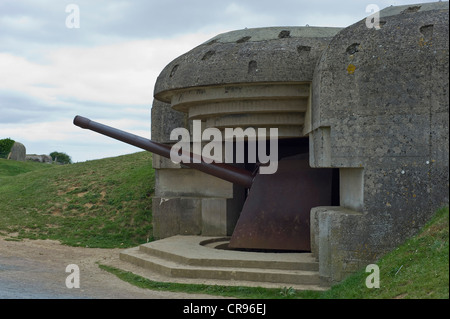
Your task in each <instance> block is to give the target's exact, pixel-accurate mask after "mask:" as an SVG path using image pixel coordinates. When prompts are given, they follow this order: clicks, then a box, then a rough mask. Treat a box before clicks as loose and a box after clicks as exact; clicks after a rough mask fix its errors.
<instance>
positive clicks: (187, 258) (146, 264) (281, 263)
mask: <svg viewBox="0 0 450 319" xmlns="http://www.w3.org/2000/svg"><path fill="white" fill-rule="evenodd" d="M228 241H229V238H212V237H199V236H174V237H170V238H165V239H162V240H158V241H155V242H151V243H147V244H143V245H141V246H138V247H134V248H130V249H127V250H124V251H122V252H121V253H120V259H121V260H122V261H126V262H129V263H132V264H134V265H136V266H139V267H141V268H144V269H147V270H149V271H152V272H156V273H158V274H159V275H162V276H164V277H167V278H169V279H170V278H171V279H192V280H195V281H194V282H198V283H205V284H219V285H242V286H261V287H279V288H283V287H292V288H294V289H301V290H324V289H327V288H328V287H327V286H324V285H322V283H321V281H320V278H319V273H318V263H317V262H316V261H315V260H314V258H313V257H312V256H311V254H309V253H284V252H283V253H263V252H247V251H245V252H244V251H232V250H227V249H224V247H226V246H227V243H228ZM169 281H170V280H169Z"/></svg>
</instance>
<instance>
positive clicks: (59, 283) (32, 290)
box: [0, 237, 214, 299]
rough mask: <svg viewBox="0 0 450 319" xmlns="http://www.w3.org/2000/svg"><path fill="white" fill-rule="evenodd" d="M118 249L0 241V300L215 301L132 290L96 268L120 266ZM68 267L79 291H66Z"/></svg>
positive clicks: (189, 295) (192, 296)
mask: <svg viewBox="0 0 450 319" xmlns="http://www.w3.org/2000/svg"><path fill="white" fill-rule="evenodd" d="M120 250H121V249H100V248H81V247H69V246H64V245H61V244H60V243H59V242H57V241H52V240H26V239H24V240H22V241H8V240H5V238H4V237H0V299H47V298H57V299H61V298H64V299H72V298H77V299H80V298H83V299H84V298H89V299H144V298H148V299H195V298H214V297H213V296H210V295H193V294H184V293H173V292H160V291H152V290H148V289H141V288H138V287H135V286H133V285H131V284H129V283H127V282H125V281H122V280H120V279H119V278H117V277H116V276H114V275H113V274H110V273H109V272H107V271H104V270H102V269H100V268H99V267H98V264H97V262H98V263H101V264H109V265H114V264H118V263H120V260H119V252H120ZM69 264H75V265H78V267H79V270H80V288H72V289H69V288H67V287H66V278H67V277H68V276H69V275H71V273H70V272H66V267H67V266H68V265H69Z"/></svg>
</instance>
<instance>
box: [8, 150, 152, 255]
mask: <svg viewBox="0 0 450 319" xmlns="http://www.w3.org/2000/svg"><path fill="white" fill-rule="evenodd" d="M153 187H154V170H153V168H152V166H151V154H150V153H148V152H140V153H136V154H131V155H125V156H120V157H114V158H107V159H102V160H96V161H88V162H83V163H79V164H73V165H64V166H59V165H48V164H39V163H28V162H25V163H18V162H13V161H7V160H0V233H1V234H3V235H13V236H12V238H18V239H20V238H32V239H36V238H41V239H46V238H49V239H56V240H60V241H61V242H62V243H63V244H67V245H73V246H88V247H102V248H108V247H129V246H133V245H137V244H141V243H143V242H145V241H147V240H150V239H151V237H152V228H151V194H152V193H153Z"/></svg>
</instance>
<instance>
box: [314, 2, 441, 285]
mask: <svg viewBox="0 0 450 319" xmlns="http://www.w3.org/2000/svg"><path fill="white" fill-rule="evenodd" d="M381 25H382V26H381V29H380V30H375V29H368V28H367V27H366V24H365V20H362V21H360V22H358V23H355V24H354V25H352V26H349V27H348V28H346V29H344V30H342V31H341V32H339V33H338V34H337V35H336V37H335V38H334V39H333V40H332V41H331V43H330V45H329V47H328V48H327V50H325V51H324V54H323V55H322V57H321V59H320V61H319V64H318V66H317V68H316V71H315V75H314V81H313V89H312V90H313V95H312V116H311V132H310V139H311V148H312V149H313V151H312V152H311V158H310V162H311V165H312V166H314V167H337V168H340V172H341V174H340V175H341V187H340V190H341V207H337V208H336V207H333V208H323V207H319V208H316V209H313V211H312V220H314V226H313V228H314V229H313V233H314V235H313V236H314V241H315V242H316V246H315V249H314V253H315V254H316V256H317V257H318V259H319V262H320V265H321V267H320V272H321V275H322V276H323V277H325V278H328V279H330V280H340V279H342V278H343V277H345V276H346V275H347V274H348V273H351V272H353V271H354V270H356V269H357V268H359V267H362V266H365V265H367V264H368V263H370V262H373V261H374V260H376V259H377V258H378V257H379V256H381V255H382V254H384V253H385V252H386V251H389V250H390V249H392V248H394V247H395V246H397V245H398V244H399V243H401V242H403V241H404V240H405V239H406V238H407V237H409V236H411V235H413V234H415V233H416V232H417V231H418V229H419V228H420V227H422V226H423V225H424V223H425V222H426V221H427V220H428V219H429V218H430V216H431V214H432V213H433V212H434V211H435V210H436V209H437V208H439V207H441V206H443V205H448V192H449V175H448V172H449V166H448V163H449V161H448V156H449V155H448V154H449V140H448V137H449V130H448V127H449V126H448V125H449V123H448V122H449V117H448V116H449V114H448V112H449V104H448V99H449V94H448V84H449V82H448V81H449V80H448V70H449V65H448V61H449V56H448V54H449V46H448V2H446V3H445V2H444V3H435V4H432V5H431V4H427V5H423V6H421V5H417V6H413V7H411V8H410V7H408V6H404V7H391V8H388V9H386V10H383V11H381Z"/></svg>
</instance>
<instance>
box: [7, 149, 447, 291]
mask: <svg viewBox="0 0 450 319" xmlns="http://www.w3.org/2000/svg"><path fill="white" fill-rule="evenodd" d="M153 191H154V170H153V169H152V167H151V154H150V153H147V152H140V153H135V154H131V155H125V156H120V157H115V158H107V159H102V160H97V161H89V162H84V163H78V164H73V165H64V166H59V165H48V164H41V163H33V162H25V163H20V162H14V161H7V160H3V159H0V234H1V235H4V236H9V237H7V239H9V240H21V239H22V238H31V239H37V238H40V239H46V238H49V239H54V240H59V241H61V242H62V243H63V244H66V245H72V246H88V247H103V248H114V247H131V246H136V245H139V244H141V243H144V242H146V241H148V240H150V241H151V240H152V226H151V196H152V194H153ZM448 238H449V210H448V208H443V209H440V210H439V211H437V212H436V214H435V216H434V218H433V219H432V220H431V221H430V222H429V223H428V224H427V225H426V226H425V227H424V228H423V230H422V232H421V233H420V234H419V235H418V236H416V237H414V238H411V239H410V240H408V241H407V242H405V243H404V244H403V245H401V246H400V247H398V248H397V249H395V250H394V251H392V252H391V253H389V254H387V255H386V256H384V257H383V258H381V259H380V260H379V261H378V262H377V263H376V264H377V265H378V266H379V268H380V288H379V289H376V288H373V289H369V288H367V287H366V285H365V281H366V278H367V276H368V275H369V274H368V273H366V272H365V269H362V270H361V271H359V272H357V273H355V274H354V275H352V276H350V277H348V278H347V279H346V280H344V281H343V282H341V283H339V284H337V285H335V286H333V287H332V288H331V289H329V290H327V291H325V292H313V291H296V290H294V289H292V288H290V287H285V288H282V289H264V288H255V287H225V286H210V285H191V284H177V283H162V282H155V281H151V280H148V279H145V278H142V277H140V276H137V275H134V274H132V273H129V272H126V271H122V270H119V269H116V268H113V267H109V266H104V265H100V267H101V268H102V269H104V270H106V271H109V272H111V273H113V274H115V275H116V276H118V277H119V278H121V279H123V280H126V281H129V282H130V283H132V284H134V285H137V286H139V287H143V288H148V289H152V290H167V291H176V292H188V293H202V294H211V295H219V296H230V297H237V298H256V299H280V298H282V299H377V298H379V299H388V298H389V299H390V298H402V299H403V298H406V299H407V298H411V299H425V298H430V299H448V298H449V239H448Z"/></svg>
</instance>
